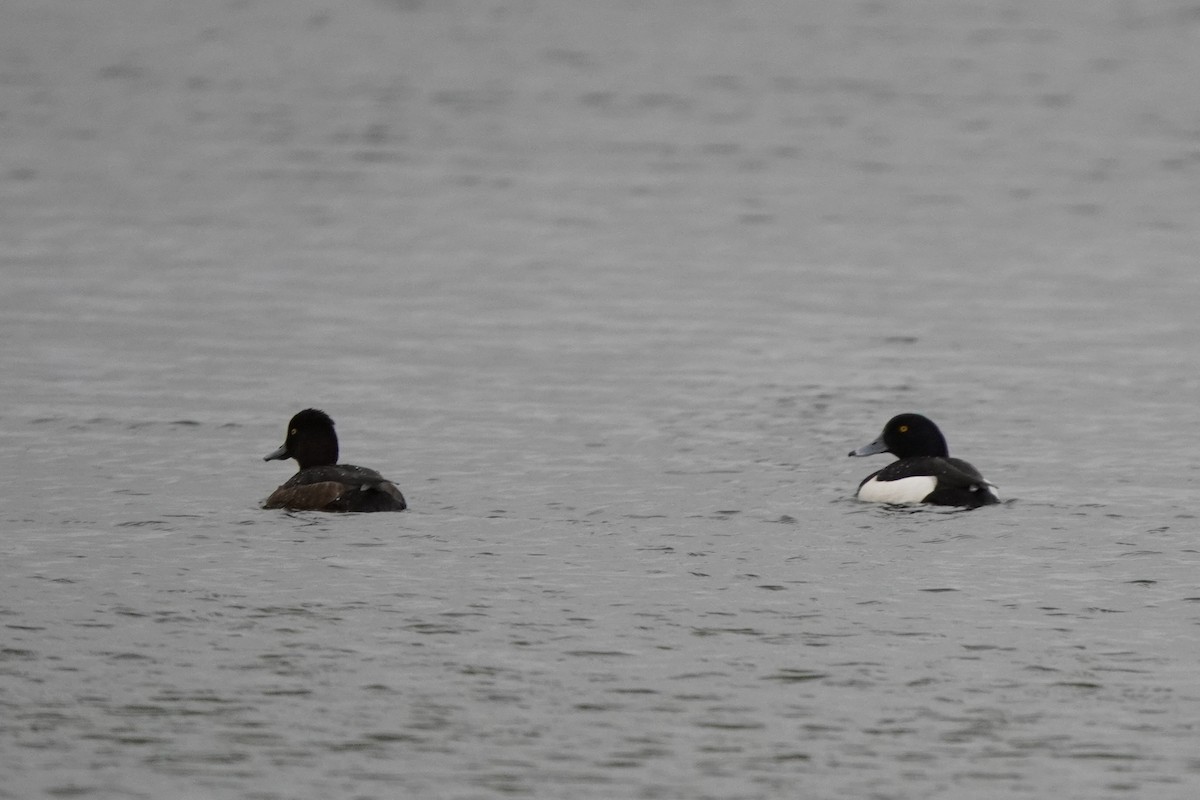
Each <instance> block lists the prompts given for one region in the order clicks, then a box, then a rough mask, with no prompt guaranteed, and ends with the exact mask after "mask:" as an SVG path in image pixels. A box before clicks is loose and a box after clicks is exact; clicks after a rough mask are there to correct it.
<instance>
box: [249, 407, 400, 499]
mask: <svg viewBox="0 0 1200 800" xmlns="http://www.w3.org/2000/svg"><path fill="white" fill-rule="evenodd" d="M289 458H294V459H296V463H297V464H299V465H300V471H299V472H297V473H296V474H295V475H293V476H292V477H291V478H289V479H288V480H286V481H285V482H284V483H283V484H282V485H281V486H280V487H279V488H278V489H276V490H275V491H274V492H272V493H271V496H270V497H268V498H267V499H266V500H265V501H264V502H263V508H286V509H290V510H293V511H403V510H404V509H406V508H408V503H406V502H405V500H404V495H402V494H401V493H400V490H399V489H397V488H396V484H394V483H392V482H391V481H389V480H387V479H386V478H384V477H383V476H382V475H380V474H379V473H378V472H376V471H375V470H373V469H367V468H366V467H356V466H354V465H353V464H339V463H337V460H338V439H337V433H336V432H335V431H334V429H333V419H332V418H331V417H330V416H329V415H328V414H326V413H325V412H324V411H321V410H319V409H316V408H306V409H305V410H303V411H301V412H300V413H298V414H296V415H295V416H294V417H292V419H291V421H290V422H288V426H287V436H286V438H285V439H284V441H283V444H282V445H280V446H279V448H278V449H277V450H274V451H272V452H270V453H268V454H267V455H265V456H263V461H285V460H287V459H289Z"/></svg>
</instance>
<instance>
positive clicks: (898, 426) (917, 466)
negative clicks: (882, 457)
mask: <svg viewBox="0 0 1200 800" xmlns="http://www.w3.org/2000/svg"><path fill="white" fill-rule="evenodd" d="M877 453H891V454H893V455H895V456H896V457H897V458H898V459H899V460H898V461H894V462H892V463H891V464H888V465H887V466H886V467H884V468H883V469H881V470H877V471H875V472H872V473H871V474H870V475H868V476H867V477H865V478H863V479H862V481H861V482H860V483H859V484H858V492H857V495H856V496H857V497H858V499H859V500H863V501H866V502H870V503H890V504H894V505H915V504H918V503H928V504H931V505H939V506H965V507H967V508H978V507H979V506H986V505H991V504H993V503H999V502H1000V495H999V493H998V492H997V491H996V486H995V484H993V483H991V482H990V481H988V480H987V479H985V478H984V477H983V475H982V474H981V473H980V472H979V470H977V469H976V468H975V467H973V466H972V465H971V464H969V463H967V462H966V461H963V460H962V459H961V458H952V457H951V456H950V449H949V448H948V447H947V446H946V437H945V436H943V435H942V431H941V429H939V428H938V426H937V425H936V424H934V422H933V420H931V419H929V418H928V417H925V416H922V415H921V414H899V415H897V416H895V417H892V418H891V419H890V420H888V423H887V425H884V426H883V432H882V433H881V434H879V437H878V438H877V439H875V441H873V442H871V443H870V444H865V445H863V446H862V447H860V448H858V449H857V450H851V451H850V455H851V456H873V455H876V454H877Z"/></svg>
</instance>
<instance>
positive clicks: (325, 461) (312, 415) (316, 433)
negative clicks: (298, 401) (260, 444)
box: [263, 408, 338, 469]
mask: <svg viewBox="0 0 1200 800" xmlns="http://www.w3.org/2000/svg"><path fill="white" fill-rule="evenodd" d="M288 458H294V459H296V463H298V464H299V465H300V469H308V468H309V467H324V466H328V465H330V464H336V463H337V460H338V440H337V433H335V432H334V430H333V420H332V419H330V418H329V415H328V414H326V413H325V412H324V411H318V410H317V409H315V408H306V409H305V410H303V411H301V412H300V413H299V414H297V415H296V416H294V417H292V421H291V422H289V423H288V427H287V438H286V439H284V441H283V444H282V445H281V446H280V448H279V449H278V450H276V451H274V452H272V453H268V454H267V455H265V456H263V461H283V460H285V459H288Z"/></svg>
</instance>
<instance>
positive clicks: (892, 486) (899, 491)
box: [858, 475, 937, 504]
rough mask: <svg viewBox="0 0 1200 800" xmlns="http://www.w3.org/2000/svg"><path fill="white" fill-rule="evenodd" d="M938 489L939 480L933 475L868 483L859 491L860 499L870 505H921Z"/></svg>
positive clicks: (870, 481) (874, 480) (873, 479)
mask: <svg viewBox="0 0 1200 800" xmlns="http://www.w3.org/2000/svg"><path fill="white" fill-rule="evenodd" d="M935 488H937V478H935V477H934V476H932V475H913V476H912V477H911V478H901V479H900V480H898V481H880V480H876V479H875V478H871V480H869V481H867V482H866V483H864V484H863V485H862V488H861V489H859V490H858V499H859V500H865V501H866V502H868V503H896V504H909V503H921V502H924V501H925V498H926V497H928V496H929V493H930V492H932V491H933V490H934V489H935Z"/></svg>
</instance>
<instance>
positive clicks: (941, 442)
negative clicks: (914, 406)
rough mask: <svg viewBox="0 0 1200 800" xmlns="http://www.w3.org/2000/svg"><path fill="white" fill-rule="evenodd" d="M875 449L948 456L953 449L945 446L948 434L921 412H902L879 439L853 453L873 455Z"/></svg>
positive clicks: (908, 454)
mask: <svg viewBox="0 0 1200 800" xmlns="http://www.w3.org/2000/svg"><path fill="white" fill-rule="evenodd" d="M876 453H892V454H894V455H895V456H896V457H897V458H912V457H914V456H938V457H941V458H946V457H947V456H949V455H950V450H949V448H948V447H946V437H945V436H943V435H942V432H941V431H940V430H938V426H937V425H934V424H933V420H931V419H929V418H928V417H923V416H921V415H920V414H899V415H897V416H895V417H892V418H891V419H890V420H888V424H887V425H884V426H883V433H881V434H879V438H878V439H876V440H875V441H873V442H871V443H870V444H868V445H863V446H862V447H860V448H858V449H857V450H852V451H850V455H852V456H871V455H875V454H876Z"/></svg>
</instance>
